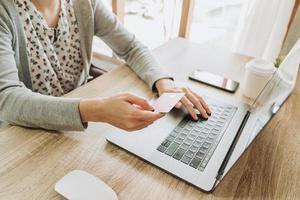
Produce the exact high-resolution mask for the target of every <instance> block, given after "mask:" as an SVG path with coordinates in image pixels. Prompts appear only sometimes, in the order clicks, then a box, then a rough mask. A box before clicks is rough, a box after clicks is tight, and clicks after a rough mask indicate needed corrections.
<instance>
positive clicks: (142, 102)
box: [125, 94, 154, 111]
mask: <svg viewBox="0 0 300 200" xmlns="http://www.w3.org/2000/svg"><path fill="white" fill-rule="evenodd" d="M125 99H126V101H127V102H129V103H131V104H135V105H137V106H138V107H140V108H142V109H144V110H149V111H152V110H154V108H153V107H152V106H151V104H150V103H149V102H148V101H147V100H146V99H144V98H142V97H139V96H136V95H133V94H129V95H127V96H126V97H125Z"/></svg>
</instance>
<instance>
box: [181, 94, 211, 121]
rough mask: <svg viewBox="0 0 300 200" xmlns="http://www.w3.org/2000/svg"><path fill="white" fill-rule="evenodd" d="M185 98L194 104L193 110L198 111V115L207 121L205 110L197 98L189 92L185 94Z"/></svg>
mask: <svg viewBox="0 0 300 200" xmlns="http://www.w3.org/2000/svg"><path fill="white" fill-rule="evenodd" d="M186 96H187V98H188V99H189V100H190V101H191V102H192V103H193V104H194V106H195V108H196V109H197V110H199V112H200V114H201V115H202V117H203V118H205V119H207V118H208V115H207V113H206V110H205V109H204V108H203V107H202V105H201V103H200V101H199V100H198V98H197V97H195V96H194V95H193V93H191V92H190V91H188V92H187V93H186Z"/></svg>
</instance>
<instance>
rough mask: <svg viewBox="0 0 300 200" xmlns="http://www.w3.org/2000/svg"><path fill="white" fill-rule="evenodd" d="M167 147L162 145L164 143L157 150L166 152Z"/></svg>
mask: <svg viewBox="0 0 300 200" xmlns="http://www.w3.org/2000/svg"><path fill="white" fill-rule="evenodd" d="M166 149H167V147H165V146H162V145H160V146H159V147H158V148H157V150H158V151H160V152H162V153H164V152H165V150H166Z"/></svg>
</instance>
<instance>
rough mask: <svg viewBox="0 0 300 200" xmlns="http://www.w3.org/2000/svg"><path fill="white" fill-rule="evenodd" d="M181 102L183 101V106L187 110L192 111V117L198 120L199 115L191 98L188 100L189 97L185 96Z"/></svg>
mask: <svg viewBox="0 0 300 200" xmlns="http://www.w3.org/2000/svg"><path fill="white" fill-rule="evenodd" d="M181 102H182V104H183V106H184V107H185V108H186V109H187V111H188V112H189V113H190V115H191V116H192V118H193V119H194V120H198V116H197V114H196V112H195V111H194V104H193V103H192V102H191V101H190V100H188V98H187V97H183V98H182V99H181Z"/></svg>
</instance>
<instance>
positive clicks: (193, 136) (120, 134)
mask: <svg viewBox="0 0 300 200" xmlns="http://www.w3.org/2000/svg"><path fill="white" fill-rule="evenodd" d="M298 46H300V40H299V41H298V42H297V44H296V45H295V46H294V48H293V49H292V50H291V52H290V53H289V55H288V56H287V57H286V59H285V61H284V62H283V63H282V67H281V68H282V69H281V70H278V71H277V72H276V73H274V75H273V76H272V78H271V79H270V80H269V81H268V83H267V84H266V85H265V86H264V88H263V90H262V91H261V92H260V94H259V95H258V97H257V98H256V99H255V100H254V101H253V102H252V103H251V104H245V103H243V102H241V101H239V100H235V101H232V99H231V100H226V98H225V96H222V94H214V93H209V92H208V93H207V94H206V95H205V96H204V99H205V100H206V102H207V103H208V105H209V106H210V108H211V110H212V115H211V116H210V118H209V119H208V120H207V121H204V120H199V121H197V122H196V121H194V120H192V119H191V118H190V117H189V115H188V114H187V112H185V111H184V110H176V109H174V110H172V111H171V112H170V113H168V114H167V115H166V116H165V117H164V118H162V119H160V120H158V121H157V122H155V123H154V124H152V125H151V126H149V127H147V128H145V129H143V130H140V131H136V132H133V133H130V134H128V133H126V131H123V130H119V129H117V131H115V132H113V133H110V134H108V135H107V136H106V139H107V140H108V141H109V142H110V143H113V144H115V145H117V146H119V147H121V148H123V149H124V150H126V151H129V152H130V153H132V154H134V155H136V156H138V157H140V158H142V159H144V160H145V161H147V162H149V163H152V164H154V165H155V166H157V167H159V168H161V169H163V170H165V171H166V172H169V173H171V174H173V175H175V176H176V177H178V178H180V179H182V180H184V181H186V182H188V183H190V184H192V185H194V186H196V187H198V188H200V189H201V190H204V191H207V192H210V191H213V190H214V188H215V187H216V186H217V185H218V184H219V182H220V181H221V180H222V179H223V177H224V176H225V175H226V173H227V172H228V171H229V170H230V169H231V167H232V166H233V164H234V163H235V162H236V161H237V160H238V158H239V157H240V156H241V155H242V153H243V152H244V151H245V150H246V148H247V147H248V146H249V145H250V144H251V142H252V141H253V139H254V138H255V137H256V136H257V134H258V133H259V132H260V131H261V130H262V128H263V127H264V126H265V125H266V124H267V123H268V122H269V121H270V119H271V118H272V117H273V116H274V115H275V114H276V113H277V111H278V110H279V108H280V107H281V105H282V104H283V103H284V102H285V100H286V99H287V98H288V96H289V95H290V94H291V93H292V91H293V89H294V86H295V81H296V77H297V76H295V74H297V73H298V67H299V63H300V53H299V52H300V49H299V47H298ZM291 61H292V62H291ZM291 69H292V70H291ZM295 72H296V73H295ZM293 74H294V76H293V78H292V79H291V77H290V76H292V75H293ZM291 80H292V81H291ZM186 84H187V83H186ZM186 84H185V85H186ZM190 88H192V89H193V90H194V91H196V92H198V91H197V90H200V89H199V88H198V87H195V86H193V85H191V86H190ZM199 92H200V91H199ZM200 94H201V93H200Z"/></svg>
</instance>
